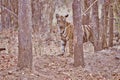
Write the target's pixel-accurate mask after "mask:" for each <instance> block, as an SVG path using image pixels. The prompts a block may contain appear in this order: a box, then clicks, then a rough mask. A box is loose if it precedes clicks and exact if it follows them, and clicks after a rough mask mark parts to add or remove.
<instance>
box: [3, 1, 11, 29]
mask: <svg viewBox="0 0 120 80" xmlns="http://www.w3.org/2000/svg"><path fill="white" fill-rule="evenodd" d="M1 4H2V6H3V7H2V14H1V19H2V20H1V21H2V28H9V27H11V23H10V22H11V21H10V20H11V17H10V13H9V12H8V11H7V10H6V9H5V8H7V9H8V10H10V9H11V8H10V0H2V1H1Z"/></svg>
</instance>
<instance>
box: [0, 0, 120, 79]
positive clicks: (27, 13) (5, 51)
mask: <svg viewBox="0 0 120 80" xmlns="http://www.w3.org/2000/svg"><path fill="white" fill-rule="evenodd" d="M77 1H78V2H79V3H78V4H77V5H78V6H79V7H80V9H81V10H80V12H81V14H77V15H76V16H77V17H78V18H79V20H81V22H80V23H79V25H90V27H91V28H92V29H93V35H94V41H95V45H94V46H93V45H92V43H91V42H89V41H88V42H86V43H83V44H82V45H83V53H84V55H82V56H84V63H85V67H84V68H82V67H74V66H73V63H75V62H74V61H75V57H68V56H62V57H61V56H57V55H58V54H60V53H61V41H60V39H61V37H60V34H59V30H58V26H57V20H56V14H59V15H62V16H65V15H67V14H68V15H69V16H68V18H66V21H68V22H69V23H71V24H72V25H74V24H75V22H77V20H75V18H76V16H75V15H74V14H73V12H74V11H75V10H79V8H78V7H77V8H78V9H77V8H76V9H75V8H74V6H76V5H73V3H76V2H77ZM75 28H76V27H75ZM75 36H77V37H78V36H79V35H75ZM119 39H120V0H80V1H79V0H0V80H119V79H120V41H119ZM22 40H23V41H22ZM81 40H82V39H81ZM78 42H79V41H78ZM78 44H79V43H78ZM22 47H24V48H22ZM66 51H67V52H66V54H69V45H68V44H67V49H66ZM78 51H79V50H78ZM78 51H76V52H78ZM80 52H82V51H80ZM80 52H78V53H80ZM76 55H77V54H76ZM27 63H28V65H27ZM32 63H33V65H32ZM26 65H27V66H31V67H33V68H32V71H29V70H28V69H22V67H21V66H23V67H26ZM18 67H20V69H18ZM31 67H30V69H31Z"/></svg>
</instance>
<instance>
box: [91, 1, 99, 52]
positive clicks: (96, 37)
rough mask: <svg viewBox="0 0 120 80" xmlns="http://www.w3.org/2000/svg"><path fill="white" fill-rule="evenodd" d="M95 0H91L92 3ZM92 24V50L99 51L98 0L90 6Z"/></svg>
mask: <svg viewBox="0 0 120 80" xmlns="http://www.w3.org/2000/svg"><path fill="white" fill-rule="evenodd" d="M94 1H95V0H92V3H93V2H94ZM92 24H93V25H92V26H93V33H94V35H93V36H94V50H95V51H99V50H100V46H99V17H98V2H96V3H94V5H93V7H92Z"/></svg>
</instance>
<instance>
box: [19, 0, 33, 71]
mask: <svg viewBox="0 0 120 80" xmlns="http://www.w3.org/2000/svg"><path fill="white" fill-rule="evenodd" d="M18 11H19V13H18V25H19V32H18V40H19V54H18V67H20V69H22V68H29V69H32V59H33V56H32V37H31V36H32V35H31V32H32V11H31V0H19V8H18Z"/></svg>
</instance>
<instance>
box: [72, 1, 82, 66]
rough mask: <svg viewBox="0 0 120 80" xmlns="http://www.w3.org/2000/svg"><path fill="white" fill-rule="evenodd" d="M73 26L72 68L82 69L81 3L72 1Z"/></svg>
mask: <svg viewBox="0 0 120 80" xmlns="http://www.w3.org/2000/svg"><path fill="white" fill-rule="evenodd" d="M72 7H73V24H74V38H75V39H74V66H80V65H81V66H82V67H84V57H83V31H82V22H81V21H82V20H81V17H82V16H81V1H80V0H74V1H73V5H72Z"/></svg>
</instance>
